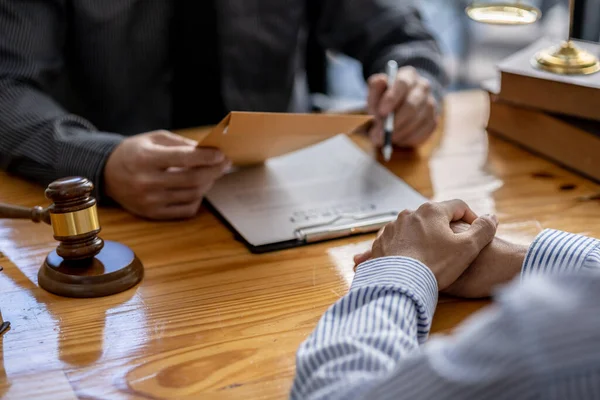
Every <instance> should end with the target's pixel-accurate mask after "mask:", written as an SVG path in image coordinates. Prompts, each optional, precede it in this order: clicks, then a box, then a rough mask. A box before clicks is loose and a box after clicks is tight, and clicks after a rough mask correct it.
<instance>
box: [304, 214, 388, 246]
mask: <svg viewBox="0 0 600 400" xmlns="http://www.w3.org/2000/svg"><path fill="white" fill-rule="evenodd" d="M397 217H398V213H397V212H387V213H381V214H374V215H368V216H360V217H356V216H353V215H340V216H338V217H336V218H334V219H332V220H331V221H329V222H326V223H322V224H317V225H310V226H306V227H301V228H297V229H296V230H295V231H294V234H295V235H296V238H297V239H298V240H301V241H303V242H305V243H313V242H319V241H322V240H327V239H335V238H340V237H345V236H351V235H355V234H359V233H368V232H374V231H377V230H379V229H381V228H383V227H384V226H385V225H387V224H388V223H390V222H392V221H394V220H395V219H396V218H397ZM344 219H350V220H351V221H350V222H347V223H343V224H338V225H335V224H336V222H339V221H342V220H344Z"/></svg>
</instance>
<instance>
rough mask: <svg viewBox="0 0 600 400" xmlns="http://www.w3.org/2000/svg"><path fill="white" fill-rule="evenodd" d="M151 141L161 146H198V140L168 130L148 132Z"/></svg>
mask: <svg viewBox="0 0 600 400" xmlns="http://www.w3.org/2000/svg"><path fill="white" fill-rule="evenodd" d="M149 135H150V136H151V137H152V141H153V142H154V143H156V144H159V145H161V146H193V147H196V146H198V142H197V141H195V140H192V139H188V138H186V137H183V136H181V135H177V134H175V133H173V132H169V131H164V130H163V131H155V132H150V133H149Z"/></svg>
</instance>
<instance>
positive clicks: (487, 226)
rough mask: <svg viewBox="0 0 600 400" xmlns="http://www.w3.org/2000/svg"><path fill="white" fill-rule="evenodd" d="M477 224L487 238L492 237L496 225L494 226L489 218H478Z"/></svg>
mask: <svg viewBox="0 0 600 400" xmlns="http://www.w3.org/2000/svg"><path fill="white" fill-rule="evenodd" d="M479 224H480V225H481V230H482V231H483V232H484V233H485V234H487V235H488V236H493V235H494V234H495V232H496V224H494V223H493V222H492V221H491V220H490V219H489V218H479Z"/></svg>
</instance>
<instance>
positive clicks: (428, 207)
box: [419, 202, 439, 214]
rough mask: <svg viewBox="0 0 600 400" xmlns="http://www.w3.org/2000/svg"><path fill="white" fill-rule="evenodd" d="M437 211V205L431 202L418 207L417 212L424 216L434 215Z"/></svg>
mask: <svg viewBox="0 0 600 400" xmlns="http://www.w3.org/2000/svg"><path fill="white" fill-rule="evenodd" d="M438 209H439V205H438V204H436V203H432V202H427V203H424V204H422V205H421V207H419V211H420V212H421V213H424V214H432V213H435V212H436V211H437V210H438Z"/></svg>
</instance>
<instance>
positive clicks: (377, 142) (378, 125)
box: [369, 118, 383, 147]
mask: <svg viewBox="0 0 600 400" xmlns="http://www.w3.org/2000/svg"><path fill="white" fill-rule="evenodd" d="M369 137H370V138H371V143H373V145H374V146H377V147H381V146H383V122H382V121H381V118H376V119H375V120H374V122H373V126H372V127H371V129H370V130H369Z"/></svg>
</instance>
